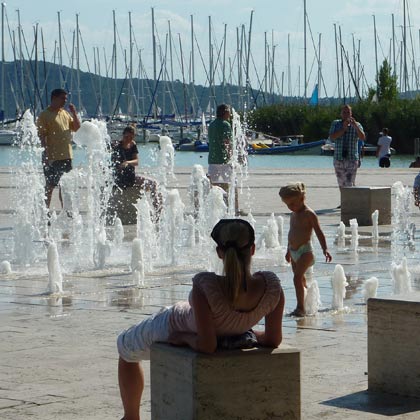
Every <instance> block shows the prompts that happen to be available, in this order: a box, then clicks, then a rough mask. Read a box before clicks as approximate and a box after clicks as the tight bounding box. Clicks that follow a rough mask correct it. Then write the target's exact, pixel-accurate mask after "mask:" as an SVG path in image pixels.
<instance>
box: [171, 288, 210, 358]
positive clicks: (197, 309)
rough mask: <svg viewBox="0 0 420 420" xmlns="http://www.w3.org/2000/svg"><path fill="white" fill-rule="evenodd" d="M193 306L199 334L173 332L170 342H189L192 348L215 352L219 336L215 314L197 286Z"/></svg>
mask: <svg viewBox="0 0 420 420" xmlns="http://www.w3.org/2000/svg"><path fill="white" fill-rule="evenodd" d="M191 306H192V309H193V312H194V317H195V323H196V326H197V334H192V333H173V334H172V335H171V337H170V338H169V342H170V343H172V344H178V345H182V344H187V345H188V346H190V347H191V348H192V349H194V350H196V351H200V352H202V353H214V352H215V351H216V347H217V337H216V330H215V328H214V323H213V316H212V313H211V310H210V306H209V303H208V302H207V299H206V297H205V295H204V293H203V292H202V291H201V290H200V289H199V288H198V287H197V286H193V288H192V292H191Z"/></svg>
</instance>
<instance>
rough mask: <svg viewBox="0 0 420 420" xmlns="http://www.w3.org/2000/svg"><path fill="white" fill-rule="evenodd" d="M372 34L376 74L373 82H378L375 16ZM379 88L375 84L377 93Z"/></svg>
mask: <svg viewBox="0 0 420 420" xmlns="http://www.w3.org/2000/svg"><path fill="white" fill-rule="evenodd" d="M373 34H374V40H375V68H376V74H375V80H376V81H378V42H377V41H378V40H377V37H376V20H375V15H373ZM378 89H379V86H378V82H376V92H378Z"/></svg>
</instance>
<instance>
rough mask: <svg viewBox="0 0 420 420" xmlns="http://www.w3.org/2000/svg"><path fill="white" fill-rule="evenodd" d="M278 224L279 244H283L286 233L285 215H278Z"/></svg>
mask: <svg viewBox="0 0 420 420" xmlns="http://www.w3.org/2000/svg"><path fill="white" fill-rule="evenodd" d="M277 226H278V238H279V244H280V245H282V244H283V234H284V218H283V216H278V217H277Z"/></svg>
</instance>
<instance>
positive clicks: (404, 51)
mask: <svg viewBox="0 0 420 420" xmlns="http://www.w3.org/2000/svg"><path fill="white" fill-rule="evenodd" d="M403 5H404V8H403V10H404V26H403V54H404V55H403V60H404V62H403V72H404V76H403V79H404V84H403V91H404V92H406V91H407V90H408V83H407V82H408V72H407V22H406V6H407V4H406V0H404V1H403Z"/></svg>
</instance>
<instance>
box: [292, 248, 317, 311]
mask: <svg viewBox="0 0 420 420" xmlns="http://www.w3.org/2000/svg"><path fill="white" fill-rule="evenodd" d="M313 262H314V256H313V254H312V252H307V253H305V254H303V255H302V256H301V257H300V258H299V259H298V260H297V261H296V262H293V263H292V268H293V274H294V276H293V283H294V285H295V291H296V301H297V304H296V309H297V312H300V313H302V314H304V313H305V288H306V278H305V273H306V270H307V269H308V268H309V267H310V266H311V265H312V264H313Z"/></svg>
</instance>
